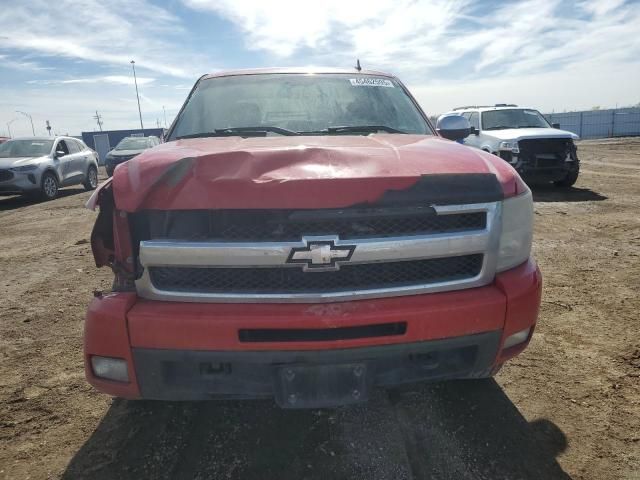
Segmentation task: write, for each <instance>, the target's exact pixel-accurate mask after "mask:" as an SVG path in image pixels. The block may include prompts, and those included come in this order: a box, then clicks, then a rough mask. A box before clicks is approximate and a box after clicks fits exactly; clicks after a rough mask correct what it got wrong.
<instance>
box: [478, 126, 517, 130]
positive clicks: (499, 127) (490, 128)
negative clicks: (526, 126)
mask: <svg viewBox="0 0 640 480" xmlns="http://www.w3.org/2000/svg"><path fill="white" fill-rule="evenodd" d="M507 128H518V127H510V126H509V125H496V126H495V127H486V128H485V129H484V130H505V129H507Z"/></svg>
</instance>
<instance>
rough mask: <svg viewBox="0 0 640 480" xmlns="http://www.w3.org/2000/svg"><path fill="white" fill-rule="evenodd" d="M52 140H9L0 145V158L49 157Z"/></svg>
mask: <svg viewBox="0 0 640 480" xmlns="http://www.w3.org/2000/svg"><path fill="white" fill-rule="evenodd" d="M51 147H53V140H9V141H8V142H5V143H3V144H0V158H11V157H42V156H43V155H49V153H50V152H51Z"/></svg>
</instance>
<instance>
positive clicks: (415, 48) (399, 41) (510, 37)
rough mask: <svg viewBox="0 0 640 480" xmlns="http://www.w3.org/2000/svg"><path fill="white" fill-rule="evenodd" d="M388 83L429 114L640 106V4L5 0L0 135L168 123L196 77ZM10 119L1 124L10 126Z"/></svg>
mask: <svg viewBox="0 0 640 480" xmlns="http://www.w3.org/2000/svg"><path fill="white" fill-rule="evenodd" d="M358 58H359V59H360V62H361V64H362V66H363V68H366V69H376V70H383V71H387V72H390V73H393V74H395V75H397V76H398V77H399V78H400V79H401V80H402V81H403V82H404V83H405V84H406V85H407V86H408V87H409V89H410V90H411V91H412V92H413V94H414V95H415V96H416V98H417V100H418V101H419V103H420V104H421V106H422V107H423V109H424V110H425V111H426V112H427V113H428V114H430V115H434V114H438V113H441V112H444V111H447V110H449V109H451V108H453V107H455V106H458V105H469V104H493V103H517V104H519V105H526V106H528V107H533V108H537V109H539V110H541V111H543V112H552V111H555V112H558V111H570V110H580V109H590V108H592V107H594V106H600V107H601V108H606V107H615V106H616V105H619V106H630V105H636V104H638V103H640V0H627V1H624V0H606V1H600V0H595V1H578V0H512V1H505V2H500V1H487V0H482V1H477V0H475V1H472V0H453V1H445V0H430V1H422V0H395V1H381V0H315V1H307V0H269V1H265V0H218V1H216V0H167V1H164V2H163V1H159V0H77V1H66V0H59V1H55V2H52V1H50V0H20V1H13V0H0V135H6V134H7V133H8V128H10V129H11V133H12V134H13V135H14V136H19V135H30V134H31V124H30V122H29V118H28V117H27V116H26V115H23V114H21V113H18V111H20V112H25V113H27V114H29V115H31V117H32V119H33V123H34V128H35V132H36V134H37V135H45V134H46V133H47V131H46V130H45V122H46V120H49V121H50V123H51V126H52V128H53V132H54V133H59V134H66V133H68V134H71V135H79V134H80V132H82V131H93V130H96V129H98V125H97V123H96V120H95V119H94V118H93V117H94V116H95V115H96V110H97V111H98V112H99V114H100V116H101V119H102V122H103V128H104V129H105V130H117V129H128V128H137V127H139V123H140V121H139V118H138V108H137V102H136V92H135V86H134V83H133V73H132V65H131V63H130V61H131V60H132V59H133V60H135V62H136V63H135V67H136V74H137V79H138V88H139V92H140V103H141V110H142V119H143V122H144V126H145V127H156V126H157V125H158V124H160V125H161V126H164V124H165V112H166V121H167V123H168V124H170V123H171V121H172V120H173V118H174V116H175V114H176V113H177V112H178V110H179V109H180V106H181V105H182V103H183V101H184V99H185V97H186V96H187V94H188V93H189V90H190V89H191V87H192V86H193V84H194V83H195V81H196V80H197V78H198V77H199V76H200V75H202V74H204V73H211V72H217V71H220V70H227V69H240V68H256V67H273V66H285V67H286V66H327V67H344V68H351V67H353V66H354V65H355V62H356V59H358ZM7 124H9V125H7Z"/></svg>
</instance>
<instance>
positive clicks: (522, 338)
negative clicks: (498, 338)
mask: <svg viewBox="0 0 640 480" xmlns="http://www.w3.org/2000/svg"><path fill="white" fill-rule="evenodd" d="M530 331H531V327H529V328H527V329H525V330H520V331H519V332H516V333H514V334H513V335H509V336H508V337H507V339H506V340H505V341H504V345H502V349H503V350H504V349H505V348H509V347H513V346H514V345H518V344H520V343H523V342H526V341H527V338H529V332H530Z"/></svg>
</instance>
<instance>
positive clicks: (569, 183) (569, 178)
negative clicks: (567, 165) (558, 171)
mask: <svg viewBox="0 0 640 480" xmlns="http://www.w3.org/2000/svg"><path fill="white" fill-rule="evenodd" d="M579 174H580V164H579V163H576V166H575V167H574V168H572V169H571V170H569V171H568V172H567V175H566V176H565V177H564V178H563V179H562V180H557V181H555V182H553V183H554V185H555V186H556V187H561V188H569V187H573V185H574V184H575V183H576V182H577V181H578V175H579Z"/></svg>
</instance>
